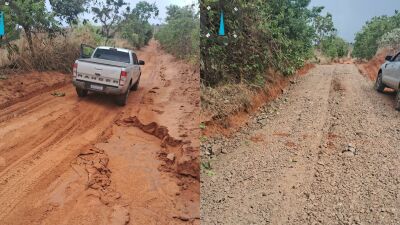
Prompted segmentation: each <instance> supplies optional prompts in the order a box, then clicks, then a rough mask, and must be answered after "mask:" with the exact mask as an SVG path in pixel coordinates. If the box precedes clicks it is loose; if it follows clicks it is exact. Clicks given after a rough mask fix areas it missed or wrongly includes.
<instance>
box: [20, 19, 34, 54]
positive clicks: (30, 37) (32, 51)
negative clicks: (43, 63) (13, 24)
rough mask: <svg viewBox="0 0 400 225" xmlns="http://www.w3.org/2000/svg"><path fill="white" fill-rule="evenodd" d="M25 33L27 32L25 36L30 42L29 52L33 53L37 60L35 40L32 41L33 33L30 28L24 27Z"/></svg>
mask: <svg viewBox="0 0 400 225" xmlns="http://www.w3.org/2000/svg"><path fill="white" fill-rule="evenodd" d="M23 29H24V31H25V36H26V40H27V41H28V45H29V50H30V51H31V53H32V57H33V58H35V49H34V47H33V40H32V33H31V29H30V28H29V27H26V26H24V27H23Z"/></svg>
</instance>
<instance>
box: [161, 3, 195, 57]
mask: <svg viewBox="0 0 400 225" xmlns="http://www.w3.org/2000/svg"><path fill="white" fill-rule="evenodd" d="M199 18H200V17H199V13H198V10H196V9H195V8H194V5H192V6H185V7H179V6H176V5H171V6H168V7H167V18H166V23H165V24H161V25H160V27H159V30H158V32H157V33H156V34H155V38H156V39H157V40H158V41H159V42H160V43H161V45H162V46H163V48H164V49H165V50H166V51H167V52H169V53H171V54H173V55H175V56H177V57H178V58H181V59H186V60H189V61H191V62H192V63H194V64H198V62H199V60H200V36H199V33H200V19H199Z"/></svg>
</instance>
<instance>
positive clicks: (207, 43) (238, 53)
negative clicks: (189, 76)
mask: <svg viewBox="0 0 400 225" xmlns="http://www.w3.org/2000/svg"><path fill="white" fill-rule="evenodd" d="M309 3H310V0H270V1H244V0H233V1H229V2H228V1H225V4H224V11H225V27H226V31H227V35H226V36H225V37H220V36H218V35H217V34H218V29H219V14H220V11H219V4H218V2H217V1H214V0H204V1H202V2H201V4H200V12H201V26H202V29H201V35H202V36H201V37H202V38H201V79H202V81H203V83H205V85H211V86H213V85H217V84H218V83H221V82H231V83H242V82H249V83H252V84H255V83H257V84H263V83H264V82H263V81H264V80H265V78H266V77H265V73H266V71H267V69H268V68H272V69H274V70H277V71H280V72H282V73H283V74H286V75H289V74H293V73H294V72H295V71H296V70H297V69H298V68H300V67H302V66H303V65H304V62H305V61H306V60H307V59H308V58H310V57H311V56H312V49H313V41H314V38H315V30H314V28H313V26H312V25H311V24H312V21H313V18H314V17H315V14H316V10H310V9H309V8H308V6H309ZM207 6H211V8H212V9H211V10H208V9H207ZM235 7H236V8H238V11H237V12H236V11H235V9H234V8H235ZM207 33H209V34H211V36H210V37H208V38H207V37H206V36H205V35H206V34H207Z"/></svg>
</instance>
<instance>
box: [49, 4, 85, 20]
mask: <svg viewBox="0 0 400 225" xmlns="http://www.w3.org/2000/svg"><path fill="white" fill-rule="evenodd" d="M90 1H91V0H68V1H65V0H50V5H51V7H52V9H53V11H54V13H55V15H56V16H58V17H59V18H60V19H61V20H63V21H65V22H67V23H68V24H69V25H70V26H72V24H77V22H78V16H79V14H81V13H84V12H86V11H87V6H88V4H89V3H90Z"/></svg>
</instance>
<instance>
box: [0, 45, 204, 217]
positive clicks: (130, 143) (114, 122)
mask: <svg viewBox="0 0 400 225" xmlns="http://www.w3.org/2000/svg"><path fill="white" fill-rule="evenodd" d="M138 55H139V57H140V58H141V59H143V60H145V61H146V66H145V67H143V71H142V78H141V83H140V88H139V90H138V91H137V92H135V93H132V94H131V95H130V98H129V103H128V104H127V107H124V108H120V107H117V106H115V105H114V102H113V100H112V99H111V98H110V97H108V96H100V95H90V96H88V98H85V99H78V98H77V97H76V94H75V93H74V89H73V87H72V86H71V85H67V86H65V87H63V88H61V89H57V92H62V93H65V94H66V96H65V97H54V96H51V92H46V93H43V94H39V95H37V96H34V97H32V98H30V99H28V100H26V101H20V102H18V103H16V104H13V105H10V106H9V107H7V108H5V109H2V110H1V112H0V121H1V122H0V128H1V129H0V140H1V141H0V157H1V158H0V159H1V160H0V221H2V224H198V223H199V181H198V179H199V168H198V157H197V156H198V152H199V143H198V141H197V140H198V136H199V135H198V129H197V126H198V121H197V120H196V118H197V117H196V115H197V112H198V110H199V109H198V107H199V90H198V89H199V84H198V77H199V75H198V72H196V71H193V70H192V69H191V67H190V66H188V65H185V64H184V63H182V62H179V61H177V60H176V59H174V58H173V57H172V56H170V55H168V54H165V53H163V52H162V51H161V50H160V48H159V46H158V44H157V43H156V42H154V41H153V42H151V43H150V45H149V46H147V47H146V48H144V49H143V50H141V51H139V52H138ZM129 118H137V121H140V123H141V124H142V125H144V126H147V125H149V124H150V126H149V127H147V128H149V129H150V130H151V129H155V130H157V128H160V127H162V132H160V133H162V134H163V136H160V137H162V138H159V137H158V135H157V134H158V133H157V134H155V133H154V132H151V131H149V130H146V131H147V132H146V131H145V130H143V129H142V128H143V127H140V126H131V125H130V124H129V122H127V121H129ZM166 134H168V135H166ZM166 136H168V137H170V138H171V139H173V140H176V143H172V142H165V140H163V138H164V137H166ZM171 143H172V144H171ZM196 161H197V163H196ZM195 165H196V166H197V167H196V166H195Z"/></svg>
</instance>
